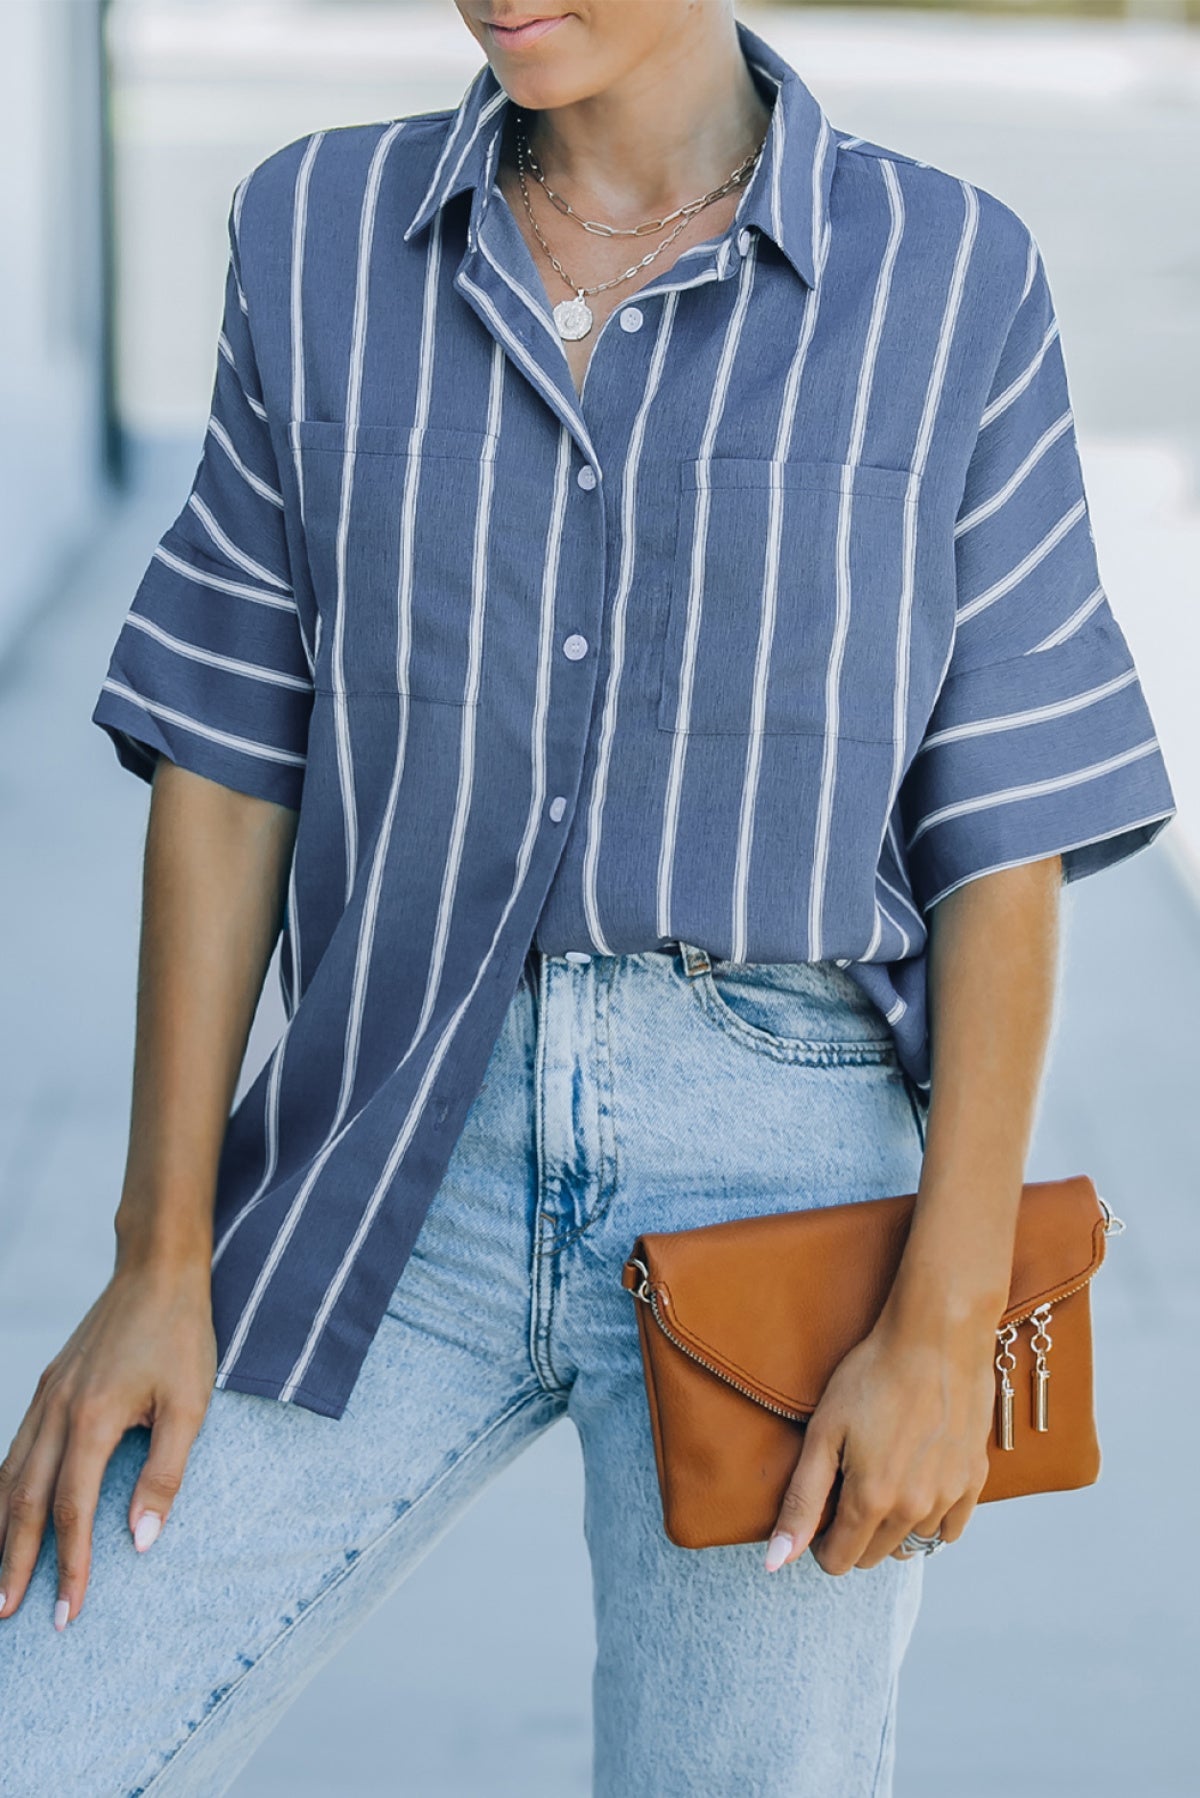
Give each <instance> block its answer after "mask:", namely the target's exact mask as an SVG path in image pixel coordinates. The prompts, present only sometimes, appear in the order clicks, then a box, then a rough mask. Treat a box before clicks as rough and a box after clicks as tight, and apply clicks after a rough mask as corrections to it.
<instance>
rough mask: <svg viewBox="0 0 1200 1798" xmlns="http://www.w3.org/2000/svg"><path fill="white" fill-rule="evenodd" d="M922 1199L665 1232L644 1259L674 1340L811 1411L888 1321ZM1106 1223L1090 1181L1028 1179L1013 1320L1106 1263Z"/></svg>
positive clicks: (644, 1248) (905, 1197)
mask: <svg viewBox="0 0 1200 1798" xmlns="http://www.w3.org/2000/svg"><path fill="white" fill-rule="evenodd" d="M915 1203H916V1194H915V1193H902V1194H898V1195H896V1196H892V1197H888V1198H882V1199H863V1200H859V1201H855V1202H852V1203H849V1204H836V1205H827V1206H817V1207H814V1208H812V1209H809V1210H804V1211H785V1212H780V1213H778V1214H776V1215H774V1216H770V1217H754V1218H744V1219H736V1220H734V1221H733V1222H730V1223H719V1224H705V1225H701V1226H700V1227H699V1228H697V1229H690V1230H673V1231H658V1232H651V1233H647V1234H646V1235H644V1236H642V1237H640V1238H639V1239H638V1242H637V1244H636V1246H635V1248H634V1251H633V1253H634V1255H636V1256H637V1258H638V1259H639V1260H640V1261H642V1262H643V1263H644V1265H645V1266H646V1267H647V1268H648V1270H649V1275H650V1284H651V1286H652V1287H653V1288H654V1290H655V1294H656V1297H657V1299H658V1302H659V1306H660V1309H661V1311H662V1315H663V1321H664V1322H665V1323H666V1324H667V1325H668V1327H669V1329H670V1330H671V1331H672V1332H673V1333H674V1334H675V1335H676V1336H678V1337H679V1338H680V1339H681V1341H683V1342H684V1343H686V1344H687V1346H688V1347H689V1348H691V1349H692V1350H693V1351H694V1353H695V1354H696V1355H698V1356H700V1357H701V1359H703V1360H706V1361H711V1362H713V1363H714V1364H715V1365H717V1366H719V1367H720V1368H721V1369H722V1370H723V1371H724V1373H725V1374H726V1376H727V1377H728V1378H730V1379H732V1380H733V1381H734V1382H736V1383H737V1384H739V1385H741V1386H743V1387H746V1388H748V1392H749V1396H752V1397H755V1398H757V1399H758V1400H759V1402H760V1403H762V1404H766V1405H779V1406H783V1407H784V1408H786V1409H788V1410H791V1411H795V1412H798V1413H801V1414H808V1413H810V1412H812V1411H813V1410H814V1409H815V1408H816V1404H817V1400H818V1398H819V1397H820V1395H821V1393H822V1391H823V1390H824V1388H825V1385H826V1382H827V1381H828V1379H829V1376H830V1375H831V1374H832V1372H833V1370H834V1368H835V1367H836V1366H837V1364H838V1362H839V1361H840V1360H841V1359H842V1357H843V1356H844V1355H845V1354H846V1353H847V1352H848V1351H849V1350H850V1349H851V1348H852V1347H853V1346H854V1344H855V1343H856V1342H860V1341H861V1340H862V1338H863V1337H864V1336H865V1335H866V1334H867V1333H868V1331H869V1330H870V1329H871V1328H872V1326H873V1325H874V1323H875V1320H876V1319H877V1317H878V1316H879V1313H880V1311H881V1310H882V1308H883V1304H884V1301H885V1300H886V1298H887V1294H888V1291H889V1289H890V1287H891V1284H892V1280H893V1278H894V1276H895V1272H896V1269H897V1267H898V1265H899V1262H900V1257H901V1254H902V1252H903V1249H904V1244H905V1241H906V1239H907V1236H908V1228H909V1223H910V1221H911V1218H912V1212H913V1206H914V1204H915ZM1104 1248H1105V1231H1104V1212H1103V1210H1102V1208H1101V1205H1100V1202H1099V1199H1098V1198H1097V1196H1096V1189H1095V1187H1094V1186H1093V1184H1092V1181H1091V1180H1090V1179H1089V1177H1088V1176H1087V1175H1086V1174H1076V1175H1072V1176H1071V1177H1069V1178H1067V1179H1062V1180H1036V1181H1027V1182H1026V1183H1025V1186H1024V1188H1023V1191H1022V1196H1021V1203H1020V1208H1019V1211H1018V1218H1017V1231H1016V1244H1015V1253H1014V1258H1013V1276H1012V1282H1011V1285H1010V1288H1009V1295H1008V1305H1007V1307H1006V1309H1005V1312H1004V1316H1003V1319H998V1320H997V1321H998V1322H1007V1321H1008V1320H1009V1319H1010V1318H1012V1317H1016V1316H1024V1315H1026V1314H1027V1313H1028V1312H1029V1311H1032V1310H1034V1309H1036V1307H1037V1306H1038V1305H1040V1304H1043V1303H1051V1304H1052V1303H1053V1302H1054V1301H1055V1300H1056V1299H1058V1298H1064V1297H1065V1296H1066V1294H1067V1293H1068V1292H1071V1291H1073V1290H1074V1289H1075V1288H1076V1287H1078V1286H1081V1285H1083V1284H1084V1283H1085V1282H1086V1281H1087V1280H1089V1279H1090V1278H1091V1277H1092V1275H1093V1274H1094V1273H1095V1271H1096V1269H1097V1268H1098V1267H1099V1265H1100V1263H1101V1261H1102V1260H1103V1259H1104Z"/></svg>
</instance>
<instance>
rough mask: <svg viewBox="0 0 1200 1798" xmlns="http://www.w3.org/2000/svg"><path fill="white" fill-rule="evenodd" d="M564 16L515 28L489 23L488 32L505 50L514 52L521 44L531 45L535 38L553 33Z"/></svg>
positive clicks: (559, 15)
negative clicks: (549, 32)
mask: <svg viewBox="0 0 1200 1798" xmlns="http://www.w3.org/2000/svg"><path fill="white" fill-rule="evenodd" d="M564 16H565V15H564V14H562V13H559V14H558V15H557V16H556V17H555V18H552V19H530V20H529V21H528V22H527V23H526V24H523V25H515V26H506V25H495V24H490V23H489V25H488V30H489V31H490V32H491V34H492V36H493V38H494V39H495V41H496V42H497V43H498V44H502V45H503V46H504V48H505V49H506V50H516V49H519V48H520V47H521V45H522V44H532V43H533V41H534V39H535V38H539V37H545V35H546V33H547V32H548V31H553V30H554V27H555V26H556V25H561V24H562V22H563V18H564Z"/></svg>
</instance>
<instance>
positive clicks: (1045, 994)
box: [887, 856, 1061, 1336]
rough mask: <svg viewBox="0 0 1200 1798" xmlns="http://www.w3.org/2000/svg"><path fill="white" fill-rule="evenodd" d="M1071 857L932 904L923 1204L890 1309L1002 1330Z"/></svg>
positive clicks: (982, 882) (935, 1325)
mask: <svg viewBox="0 0 1200 1798" xmlns="http://www.w3.org/2000/svg"><path fill="white" fill-rule="evenodd" d="M1060 890H1061V861H1060V858H1059V857H1058V856H1052V857H1049V858H1047V859H1045V860H1041V861H1037V862H1030V863H1026V864H1023V865H1021V866H1019V867H1015V868H1005V869H1001V870H999V871H997V872H996V873H994V874H986V875H981V876H979V877H978V878H977V879H975V880H971V881H968V882H967V883H966V884H965V885H964V886H961V887H959V888H957V889H956V891H954V892H953V893H950V894H948V895H947V896H946V898H945V899H943V900H941V901H940V902H939V903H938V904H937V905H936V906H935V907H934V908H933V911H932V913H931V914H930V919H931V922H930V943H929V962H928V988H927V990H928V994H929V1006H930V1036H931V1051H932V1068H931V1079H932V1094H931V1100H930V1107H929V1117H928V1124H927V1129H926V1141H925V1154H924V1161H923V1166H922V1170H921V1177H920V1182H919V1186H918V1192H917V1203H916V1207H915V1210H914V1215H913V1222H912V1226H911V1229H910V1232H909V1237H908V1242H907V1244H906V1247H905V1252H904V1255H903V1257H902V1260H901V1264H900V1269H899V1272H898V1274H897V1277H896V1280H895V1283H894V1285H893V1288H892V1292H891V1295H890V1297H889V1300H888V1306H887V1314H888V1317H889V1318H890V1320H891V1321H892V1322H894V1323H896V1324H898V1325H899V1326H900V1327H901V1328H902V1329H903V1330H904V1331H905V1332H906V1333H910V1334H920V1335H924V1336H929V1335H938V1334H953V1333H955V1332H959V1333H962V1332H966V1333H979V1334H986V1335H989V1336H990V1333H991V1331H992V1330H994V1328H995V1324H996V1320H997V1319H998V1317H999V1316H1000V1314H1001V1312H1002V1311H1003V1309H1004V1306H1005V1303H1006V1301H1007V1297H1008V1288H1009V1280H1010V1276H1011V1271H1012V1258H1013V1245H1014V1239H1015V1234H1016V1219H1017V1206H1018V1202H1019V1200H1020V1195H1021V1187H1022V1184H1023V1181H1024V1170H1025V1162H1026V1157H1027V1154H1028V1149H1029V1142H1030V1137H1031V1135H1032V1130H1033V1123H1034V1118H1035V1114H1036V1107H1037V1099H1038V1091H1039V1087H1040V1084H1041V1077H1042V1070H1043V1064H1044V1059H1045V1052H1046V1047H1047V1044H1048V1041H1049V1035H1050V1028H1051V1024H1052V1020H1053V1008H1054V999H1055V991H1056V983H1057V968H1058V942H1059V936H1058V924H1059V913H1058V905H1059V894H1060Z"/></svg>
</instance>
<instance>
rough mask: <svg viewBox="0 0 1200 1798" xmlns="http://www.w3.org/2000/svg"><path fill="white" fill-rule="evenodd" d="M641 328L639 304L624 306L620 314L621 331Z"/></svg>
mask: <svg viewBox="0 0 1200 1798" xmlns="http://www.w3.org/2000/svg"><path fill="white" fill-rule="evenodd" d="M641 328H642V309H641V307H640V306H626V308H625V310H624V311H623V312H622V314H621V329H622V331H640V330H641Z"/></svg>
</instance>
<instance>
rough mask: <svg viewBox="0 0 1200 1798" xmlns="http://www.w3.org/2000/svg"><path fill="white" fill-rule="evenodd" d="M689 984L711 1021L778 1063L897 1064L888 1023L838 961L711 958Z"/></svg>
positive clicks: (820, 1064) (824, 1065)
mask: <svg viewBox="0 0 1200 1798" xmlns="http://www.w3.org/2000/svg"><path fill="white" fill-rule="evenodd" d="M691 985H692V988H693V991H694V992H695V995H696V998H697V1000H698V1002H699V1004H700V1006H701V1008H702V1010H703V1012H704V1015H705V1017H706V1018H707V1019H708V1020H709V1022H711V1023H712V1024H714V1025H715V1026H716V1027H717V1028H718V1029H719V1030H722V1031H724V1033H725V1034H726V1035H727V1036H729V1037H731V1038H732V1039H733V1040H734V1041H735V1042H737V1043H739V1044H740V1045H741V1046H742V1047H744V1048H746V1049H750V1050H753V1051H755V1052H757V1053H759V1054H762V1055H766V1056H769V1057H771V1058H773V1059H774V1060H776V1061H793V1062H801V1063H806V1064H808V1065H809V1066H814V1067H831V1066H835V1065H840V1066H871V1065H880V1064H888V1065H891V1066H894V1065H896V1061H897V1057H896V1047H895V1041H894V1039H893V1037H892V1034H891V1031H890V1029H889V1028H888V1025H887V1023H886V1020H885V1019H884V1018H883V1017H882V1016H881V1014H880V1013H879V1012H878V1011H877V1010H876V1008H875V1007H874V1006H873V1005H872V1004H871V1001H870V1000H869V999H868V998H867V996H866V994H865V993H863V992H862V991H861V989H860V988H859V987H857V986H856V985H855V984H854V982H853V981H852V979H851V977H850V975H848V974H847V973H845V971H844V970H843V969H841V968H839V967H837V965H836V964H835V963H832V962H733V961H721V960H714V961H711V962H710V964H709V966H708V969H707V970H706V971H705V972H703V973H701V974H697V975H694V976H693V977H692V981H691Z"/></svg>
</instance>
